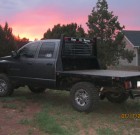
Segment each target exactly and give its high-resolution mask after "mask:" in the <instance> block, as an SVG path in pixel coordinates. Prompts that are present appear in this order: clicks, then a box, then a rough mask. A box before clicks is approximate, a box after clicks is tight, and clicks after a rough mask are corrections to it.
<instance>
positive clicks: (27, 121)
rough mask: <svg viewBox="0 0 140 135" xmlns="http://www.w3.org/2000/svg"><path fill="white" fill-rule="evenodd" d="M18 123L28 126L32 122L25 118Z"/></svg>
mask: <svg viewBox="0 0 140 135" xmlns="http://www.w3.org/2000/svg"><path fill="white" fill-rule="evenodd" d="M19 123H20V124H22V125H30V124H31V123H32V122H31V120H29V119H27V118H24V119H21V120H20V121H19Z"/></svg>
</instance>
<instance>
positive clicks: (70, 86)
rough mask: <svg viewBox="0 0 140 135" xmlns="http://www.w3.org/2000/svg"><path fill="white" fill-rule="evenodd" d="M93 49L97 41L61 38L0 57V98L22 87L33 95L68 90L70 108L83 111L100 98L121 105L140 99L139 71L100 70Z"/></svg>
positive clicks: (95, 50) (89, 109) (91, 106)
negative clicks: (48, 91) (27, 88)
mask: <svg viewBox="0 0 140 135" xmlns="http://www.w3.org/2000/svg"><path fill="white" fill-rule="evenodd" d="M96 48H97V47H96V38H94V39H93V40H87V39H82V38H71V37H64V36H62V37H61V39H47V40H41V41H35V42H30V43H28V44H26V45H25V46H23V47H22V48H21V49H19V50H18V51H13V52H12V54H11V56H6V57H2V58H0V96H1V97H2V96H8V95H11V94H12V93H13V91H14V89H15V88H18V87H21V86H25V85H27V86H28V87H29V88H30V90H31V91H32V92H34V93H40V92H43V91H45V89H46V88H49V89H57V90H67V91H70V98H71V102H72V105H73V107H74V108H75V109H76V110H78V111H85V112H89V111H92V109H94V108H95V107H96V106H97V105H98V101H99V100H100V99H104V98H107V99H108V100H109V101H111V102H113V103H122V102H124V101H126V100H127V99H128V98H129V97H131V98H132V99H134V98H135V97H138V96H140V94H139V90H138V87H139V86H140V82H139V80H140V72H128V71H114V70H101V69H100V65H99V62H98V59H97V49H96ZM54 100H55V99H54Z"/></svg>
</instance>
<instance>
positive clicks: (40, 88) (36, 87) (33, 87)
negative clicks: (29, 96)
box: [28, 86, 46, 93]
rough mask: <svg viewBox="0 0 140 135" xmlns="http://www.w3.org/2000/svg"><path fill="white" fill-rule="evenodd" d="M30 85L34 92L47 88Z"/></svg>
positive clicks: (40, 91) (41, 91)
mask: <svg viewBox="0 0 140 135" xmlns="http://www.w3.org/2000/svg"><path fill="white" fill-rule="evenodd" d="M28 87H29V89H30V90H31V92H33V93H43V92H44V91H45V90H46V89H45V88H44V87H39V86H28Z"/></svg>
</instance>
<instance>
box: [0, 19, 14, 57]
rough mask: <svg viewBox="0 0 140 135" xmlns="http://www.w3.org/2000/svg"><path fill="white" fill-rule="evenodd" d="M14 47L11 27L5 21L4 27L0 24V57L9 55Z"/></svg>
mask: <svg viewBox="0 0 140 135" xmlns="http://www.w3.org/2000/svg"><path fill="white" fill-rule="evenodd" d="M15 48H16V47H15V40H14V35H13V33H12V28H10V27H9V26H8V23H7V22H6V23H5V26H4V27H2V26H1V25H0V57H1V56H5V55H9V54H10V53H11V51H12V50H15Z"/></svg>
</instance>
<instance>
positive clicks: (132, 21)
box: [0, 0, 140, 40]
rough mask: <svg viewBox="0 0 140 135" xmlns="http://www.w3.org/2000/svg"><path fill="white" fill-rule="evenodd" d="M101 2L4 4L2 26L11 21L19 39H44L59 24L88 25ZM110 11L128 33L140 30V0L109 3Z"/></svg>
mask: <svg viewBox="0 0 140 135" xmlns="http://www.w3.org/2000/svg"><path fill="white" fill-rule="evenodd" d="M96 2H97V0H0V24H1V25H4V23H5V22H6V21H7V22H8V24H9V26H10V27H12V28H13V33H14V35H16V36H18V35H19V36H20V37H21V38H22V37H27V38H29V39H30V40H34V39H35V38H37V39H40V38H42V37H43V34H44V33H45V32H46V31H47V29H48V28H52V27H53V26H54V25H55V24H58V23H60V24H67V23H72V22H76V23H78V24H79V25H82V26H83V27H84V28H85V30H87V26H86V22H87V20H88V18H87V17H88V15H89V14H90V13H91V11H92V9H93V7H94V6H95V5H96ZM107 2H108V5H109V10H110V11H113V12H114V14H115V15H116V16H118V17H119V21H120V23H121V25H125V29H127V30H140V0H107Z"/></svg>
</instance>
